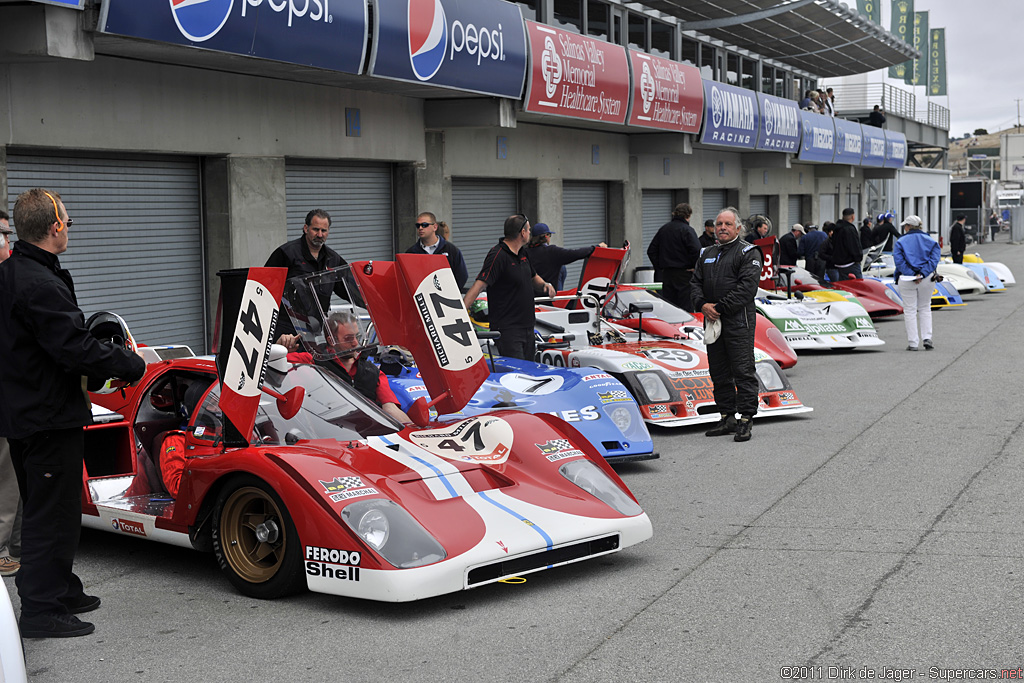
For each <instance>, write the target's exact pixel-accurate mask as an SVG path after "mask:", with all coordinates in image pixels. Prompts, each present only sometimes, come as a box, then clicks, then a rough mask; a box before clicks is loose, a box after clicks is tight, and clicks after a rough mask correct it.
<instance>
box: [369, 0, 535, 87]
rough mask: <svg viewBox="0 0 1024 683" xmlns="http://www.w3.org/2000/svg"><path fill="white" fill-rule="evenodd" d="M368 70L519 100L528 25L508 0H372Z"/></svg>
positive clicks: (380, 74)
mask: <svg viewBox="0 0 1024 683" xmlns="http://www.w3.org/2000/svg"><path fill="white" fill-rule="evenodd" d="M374 8H375V17H376V21H375V24H376V32H375V34H374V39H373V54H372V55H371V57H370V73H371V74H373V75H374V76H381V77H383V78H394V79H396V80H400V81H409V82H412V83H424V84H428V85H437V86H444V87H448V88H455V89H457V90H466V91H468V92H474V93H481V94H484V95H497V96H499V97H510V98H513V99H519V98H520V97H521V96H522V94H523V83H524V82H525V80H526V28H525V26H524V25H523V16H522V14H521V13H520V11H519V7H518V6H516V5H514V4H512V3H510V2H505V1H504V0H473V2H467V1H466V0H461V1H460V0H374Z"/></svg>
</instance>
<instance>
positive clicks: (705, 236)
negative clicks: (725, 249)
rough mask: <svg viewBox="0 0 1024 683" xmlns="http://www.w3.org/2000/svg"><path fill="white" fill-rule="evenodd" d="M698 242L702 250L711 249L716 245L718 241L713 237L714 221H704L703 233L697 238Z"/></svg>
mask: <svg viewBox="0 0 1024 683" xmlns="http://www.w3.org/2000/svg"><path fill="white" fill-rule="evenodd" d="M697 241H698V242H700V246H701V248H702V249H706V248H707V247H712V246H714V245H715V244H717V243H718V239H717V238H716V237H715V221H714V220H712V219H711V218H709V219H707V220H706V221H704V232H702V233H701V235H700V237H699V238H697Z"/></svg>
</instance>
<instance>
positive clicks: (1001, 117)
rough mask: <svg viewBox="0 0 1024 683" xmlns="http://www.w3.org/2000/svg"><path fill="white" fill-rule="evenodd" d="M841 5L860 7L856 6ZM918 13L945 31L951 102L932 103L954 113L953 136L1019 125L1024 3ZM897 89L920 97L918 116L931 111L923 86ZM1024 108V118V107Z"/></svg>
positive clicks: (945, 0) (970, 0)
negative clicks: (904, 89) (920, 112)
mask: <svg viewBox="0 0 1024 683" xmlns="http://www.w3.org/2000/svg"><path fill="white" fill-rule="evenodd" d="M842 1H843V2H845V3H846V4H847V5H849V6H851V7H853V8H856V6H857V2H856V0H842ZM881 4H882V25H883V26H884V27H885V28H886V29H888V28H889V27H890V24H889V11H888V7H889V2H888V0H882V1H881ZM914 9H915V10H916V11H918V12H924V11H928V13H929V16H928V22H929V25H930V28H945V29H946V63H947V67H948V72H947V73H948V76H947V79H948V80H947V85H948V93H949V97H948V98H945V97H936V98H933V99H932V101H933V102H935V103H937V104H940V105H942V106H945V107H948V108H949V115H950V120H951V124H950V131H949V136H950V137H960V136H961V135H963V134H964V133H973V132H974V129H976V128H985V129H986V130H988V131H989V132H990V133H994V132H996V131H997V130H1003V129H1005V128H1010V127H1012V126H1014V125H1016V124H1017V102H1015V101H1014V100H1015V99H1017V98H1024V68H1022V60H1021V58H1020V43H1021V33H1022V30H1024V0H916V1H915V3H914ZM896 84H897V83H895V82H894V85H896ZM898 85H899V86H900V87H903V88H906V89H908V90H913V91H915V93H916V95H917V97H918V105H917V108H918V110H921V109H925V108H926V107H927V105H925V104H924V102H926V101H927V100H926V98H925V88H924V87H923V86H918V87H912V86H908V85H905V84H903V83H899V84H898ZM1020 104H1021V107H1022V109H1021V111H1022V115H1024V101H1022V102H1021V103H1020ZM1022 120H1024V119H1022Z"/></svg>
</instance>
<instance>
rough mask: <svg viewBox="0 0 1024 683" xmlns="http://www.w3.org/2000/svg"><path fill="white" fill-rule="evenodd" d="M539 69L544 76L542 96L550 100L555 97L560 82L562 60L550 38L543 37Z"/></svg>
mask: <svg viewBox="0 0 1024 683" xmlns="http://www.w3.org/2000/svg"><path fill="white" fill-rule="evenodd" d="M540 69H541V73H543V74H544V94H545V95H547V97H548V99H551V98H552V97H554V96H555V91H556V90H557V89H558V84H559V83H561V82H562V59H561V58H560V57H559V56H558V51H557V50H555V41H553V40H551V36H544V52H543V53H542V54H541V67H540Z"/></svg>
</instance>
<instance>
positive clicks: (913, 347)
mask: <svg viewBox="0 0 1024 683" xmlns="http://www.w3.org/2000/svg"><path fill="white" fill-rule="evenodd" d="M907 351H917V347H916V346H908V347H907Z"/></svg>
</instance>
